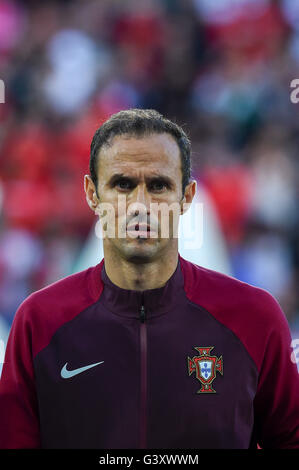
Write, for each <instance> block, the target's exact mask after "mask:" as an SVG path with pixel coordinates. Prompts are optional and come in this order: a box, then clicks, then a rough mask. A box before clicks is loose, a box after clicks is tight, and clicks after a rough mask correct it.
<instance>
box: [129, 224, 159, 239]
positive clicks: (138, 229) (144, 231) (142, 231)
mask: <svg viewBox="0 0 299 470" xmlns="http://www.w3.org/2000/svg"><path fill="white" fill-rule="evenodd" d="M127 232H128V233H134V234H137V233H138V235H137V237H148V236H151V234H155V233H156V231H155V230H154V229H153V228H151V226H150V225H148V224H138V223H137V224H131V225H129V226H128V227H127Z"/></svg>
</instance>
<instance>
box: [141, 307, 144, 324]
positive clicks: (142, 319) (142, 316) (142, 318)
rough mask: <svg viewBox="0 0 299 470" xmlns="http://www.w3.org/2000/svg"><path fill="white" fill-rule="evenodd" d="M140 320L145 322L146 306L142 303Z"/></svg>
mask: <svg viewBox="0 0 299 470" xmlns="http://www.w3.org/2000/svg"><path fill="white" fill-rule="evenodd" d="M140 321H141V323H144V322H145V308H144V305H141V307H140Z"/></svg>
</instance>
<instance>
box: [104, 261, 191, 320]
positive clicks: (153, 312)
mask: <svg viewBox="0 0 299 470" xmlns="http://www.w3.org/2000/svg"><path fill="white" fill-rule="evenodd" d="M180 260H181V257H180V255H178V263H177V267H176V269H175V271H174V273H173V274H172V276H171V277H170V278H169V279H168V281H167V282H166V284H165V285H164V286H163V287H159V288H156V289H148V290H144V291H137V290H131V289H122V288H121V287H118V286H117V285H115V284H114V283H113V282H112V281H111V280H110V278H109V277H108V275H107V273H106V270H105V262H104V259H103V260H102V261H101V263H100V264H99V265H98V266H101V280H102V283H103V290H102V293H101V296H100V302H101V303H103V304H104V305H105V306H106V307H107V308H108V309H109V310H110V311H112V312H113V313H115V314H118V315H121V316H124V317H128V318H141V317H140V309H141V306H142V305H143V306H144V309H145V316H146V319H148V318H150V317H155V316H158V315H161V314H163V313H166V312H168V311H170V310H171V309H173V308H174V307H175V306H177V305H178V299H179V298H182V297H184V278H183V274H182V270H181V263H180Z"/></svg>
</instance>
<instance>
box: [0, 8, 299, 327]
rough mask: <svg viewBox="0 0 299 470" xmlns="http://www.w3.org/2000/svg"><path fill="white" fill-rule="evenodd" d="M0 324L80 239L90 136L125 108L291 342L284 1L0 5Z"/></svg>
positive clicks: (60, 268) (85, 228)
mask: <svg viewBox="0 0 299 470" xmlns="http://www.w3.org/2000/svg"><path fill="white" fill-rule="evenodd" d="M0 78H1V79H2V80H3V81H4V83H5V104H0V207H1V217H0V224H1V228H0V315H1V316H2V319H5V321H7V323H8V324H9V325H10V324H11V321H12V319H13V316H14V314H15V311H16V309H17V308H18V306H19V305H20V303H21V302H22V300H23V299H24V298H25V297H27V296H28V295H29V294H30V293H31V292H33V291H35V290H37V289H40V288H42V287H44V286H45V285H47V284H49V283H50V282H53V281H55V280H57V279H59V278H61V277H63V276H64V275H67V274H68V273H69V272H70V271H71V269H72V265H73V263H74V260H75V259H76V257H77V256H78V253H79V251H80V249H81V248H82V244H83V243H84V241H85V239H86V237H87V235H88V233H89V231H90V230H91V227H92V225H93V223H94V214H93V213H92V212H91V211H90V210H89V209H88V207H87V205H86V201H85V194H84V188H83V175H84V174H86V173H88V163H89V146H90V141H91V138H92V136H93V134H94V132H95V130H96V129H97V128H98V127H99V125H100V124H101V123H102V122H103V121H104V120H105V119H106V118H107V117H109V116H110V115H111V114H112V113H114V112H116V111H119V110H120V109H126V108H130V107H144V108H154V109H157V110H158V111H160V112H162V113H163V114H165V115H166V116H167V117H169V118H170V119H173V120H175V121H176V122H178V124H180V125H182V127H183V128H184V129H185V131H186V132H187V134H188V135H189V136H190V138H191V141H192V147H193V169H192V175H193V177H195V178H196V179H198V181H200V182H201V184H203V185H204V186H205V188H206V189H207V190H208V192H209V194H210V195H211V197H212V200H213V201H214V204H215V207H216V209H217V212H218V214H219V218H220V222H221V227H222V229H223V233H224V236H225V240H226V242H227V247H228V251H229V255H230V260H231V264H232V271H233V275H234V276H235V277H237V278H238V279H241V280H243V281H245V282H249V283H251V284H253V285H257V286H260V287H262V288H265V289H267V290H268V291H269V292H271V293H272V294H273V295H274V296H275V297H276V298H277V299H278V300H279V302H280V304H281V305H282V307H283V309H284V312H285V314H286V316H287V319H288V321H289V323H290V326H291V329H292V331H293V332H294V331H299V289H298V286H299V235H298V233H299V230H298V228H299V217H298V215H299V210H298V205H299V204H298V201H299V198H298V195H299V171H298V165H299V163H298V157H297V148H298V144H299V137H298V136H299V133H298V130H299V120H298V117H299V112H298V109H299V108H298V107H299V104H298V105H296V104H294V103H292V102H291V99H290V94H291V88H290V83H291V81H292V80H293V79H295V78H299V0H281V1H277V0H217V1H210V0H101V1H98V0H72V1H66V0H64V1H62V0H61V1H46V0H45V1H43V2H40V1H38V0H36V1H33V0H32V1H29V0H28V1H25V0H23V1H21V0H18V1H17V0H13V1H12V0H0Z"/></svg>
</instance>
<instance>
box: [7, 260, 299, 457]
mask: <svg viewBox="0 0 299 470" xmlns="http://www.w3.org/2000/svg"><path fill="white" fill-rule="evenodd" d="M290 345H291V336H290V332H289V327H288V324H287V321H286V319H285V316H284V313H283V312H282V310H281V309H280V307H279V304H278V303H277V301H276V300H275V299H274V298H273V297H272V296H271V295H270V294H269V293H268V292H266V291H265V290H263V289H259V288H256V287H253V286H250V285H248V284H246V283H244V282H240V281H238V280H236V279H234V278H233V277H229V276H226V275H224V274H221V273H218V272H216V271H212V270H209V269H204V268H202V267H200V266H197V265H195V264H193V263H191V262H189V261H187V260H185V259H183V258H182V257H181V256H180V255H179V257H178V265H177V268H176V271H175V272H174V274H173V275H172V276H171V278H170V279H169V280H168V282H167V283H166V285H165V286H164V287H162V288H158V289H152V290H146V291H143V292H141V291H134V290H126V289H121V288H119V287H117V286H116V285H114V284H113V283H112V282H111V281H110V280H109V278H108V277H107V275H106V272H105V265H104V260H102V261H101V262H100V263H99V264H97V265H96V266H93V267H90V268H89V269H87V270H85V271H81V272H79V273H76V274H73V275H71V276H68V277H66V278H64V279H61V280H59V281H57V282H55V283H53V284H51V285H50V286H47V287H45V288H43V289H41V290H39V291H37V292H35V293H33V294H31V295H30V296H29V297H28V298H27V299H26V300H25V301H24V302H23V303H22V304H21V305H20V307H19V309H18V310H17V313H16V315H15V318H14V322H13V325H12V328H11V332H10V336H9V340H8V344H7V348H6V354H5V363H4V366H3V372H2V377H1V380H0V448H38V447H42V448H72V449H74V448H97V449H101V448H104V449H113V448H122V449H123V448H147V449H150V448H161V449H163V448H164V449H165V448H166V449H167V448H173V449H174V448H177V449H180V448H186V449H192V448H195V449H203V448H214V449H216V448H242V449H247V448H256V447H257V444H259V445H260V446H261V447H263V448H299V375H298V371H297V367H296V365H295V364H294V363H293V362H292V361H291V358H290V356H291V353H292V350H291V346H290ZM65 365H66V366H65ZM87 366H91V367H90V368H89V369H81V368H82V367H87Z"/></svg>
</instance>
